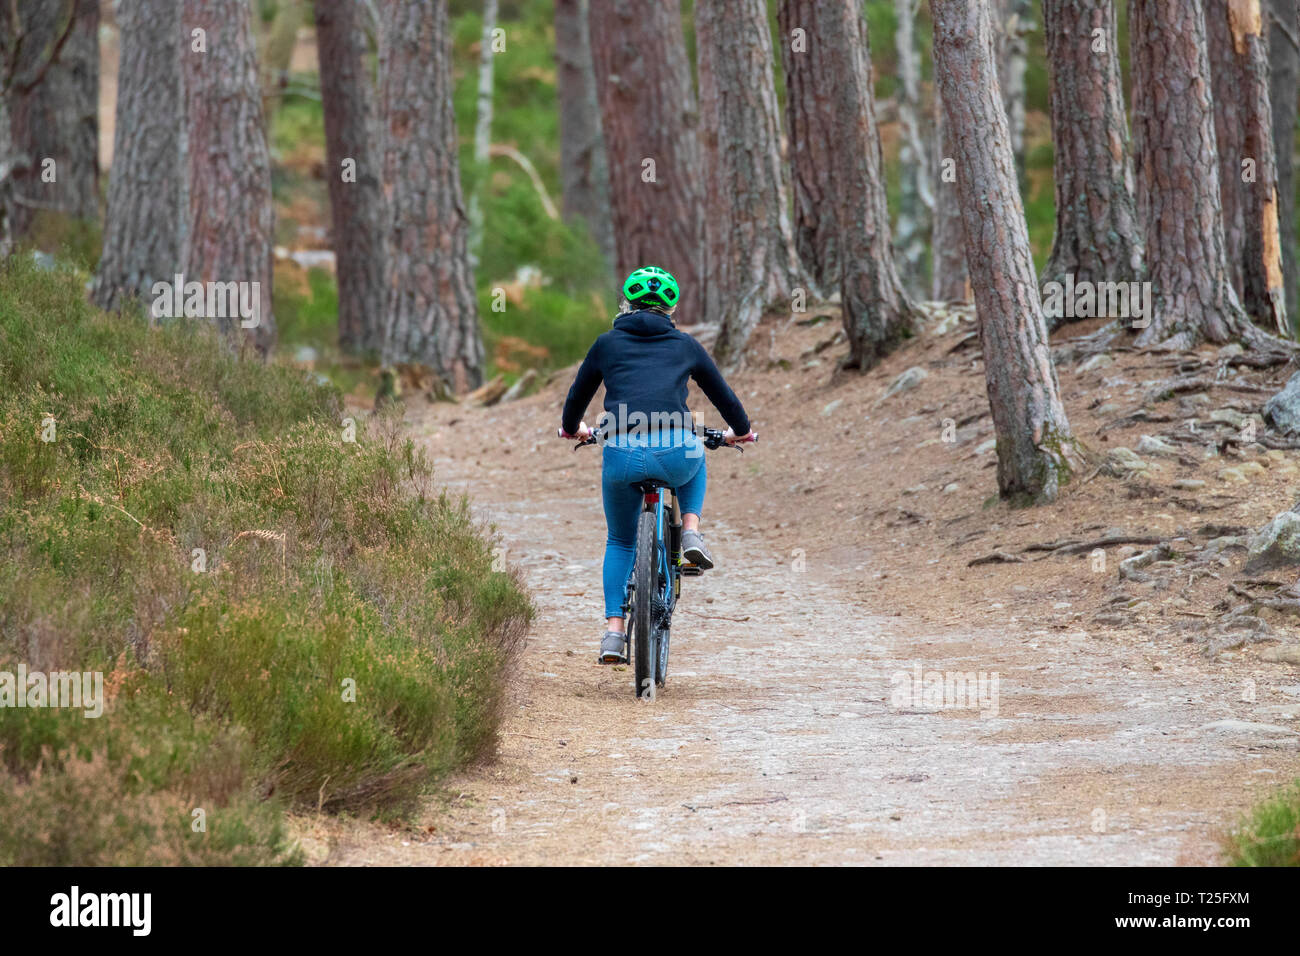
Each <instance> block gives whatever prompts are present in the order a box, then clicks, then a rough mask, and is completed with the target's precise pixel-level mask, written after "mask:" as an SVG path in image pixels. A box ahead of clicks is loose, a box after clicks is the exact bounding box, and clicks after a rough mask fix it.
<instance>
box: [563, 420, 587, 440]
mask: <svg viewBox="0 0 1300 956" xmlns="http://www.w3.org/2000/svg"><path fill="white" fill-rule="evenodd" d="M556 434H557V435H559V436H560V437H561V438H578V439H581V440H582V441H586V440H587V439H588V438H590V437H591V429H590V428H588V427H587V423H586V422H579V423H578V431H577V434H574V435H569V434H566V433H565V431H564V426H563V425H561V426H560V427H559V428H558V429H556Z"/></svg>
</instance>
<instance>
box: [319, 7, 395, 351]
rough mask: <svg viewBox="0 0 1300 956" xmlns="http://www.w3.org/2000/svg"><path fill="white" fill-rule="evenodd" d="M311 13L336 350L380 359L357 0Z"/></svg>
mask: <svg viewBox="0 0 1300 956" xmlns="http://www.w3.org/2000/svg"><path fill="white" fill-rule="evenodd" d="M315 7H316V10H315V15H316V45H317V49H318V51H319V57H320V84H321V99H322V100H323V104H324V109H325V159H326V167H327V168H326V179H327V180H328V182H329V194H330V217H331V218H330V223H331V240H330V241H331V244H332V245H333V247H334V263H335V272H336V274H337V277H338V290H339V345H340V346H341V347H342V348H343V349H344V350H345V351H348V352H377V351H378V350H379V349H380V347H381V346H382V344H383V343H382V341H381V340H382V335H381V331H382V327H381V324H380V321H379V317H380V316H381V315H382V314H383V302H384V284H383V283H384V233H383V228H382V223H383V202H384V198H383V193H382V192H381V191H380V188H379V159H380V157H379V150H378V149H376V148H375V146H374V143H373V141H372V139H371V135H370V127H369V122H370V117H371V115H372V111H373V109H374V90H373V88H372V86H371V81H370V77H369V75H368V74H367V71H366V67H365V52H366V41H365V32H364V31H363V30H362V25H361V18H360V16H359V8H358V6H357V4H356V0H316V3H315ZM346 160H352V161H353V163H355V168H354V169H353V170H352V171H354V172H355V179H354V178H353V177H352V176H351V175H349V176H348V177H347V180H345V178H344V162H345V161H346Z"/></svg>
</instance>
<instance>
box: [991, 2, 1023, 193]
mask: <svg viewBox="0 0 1300 956" xmlns="http://www.w3.org/2000/svg"><path fill="white" fill-rule="evenodd" d="M991 3H992V9H993V11H994V15H995V16H996V17H997V22H996V23H994V24H993V27H994V32H993V37H994V44H995V46H994V51H995V56H996V59H997V65H998V86H999V87H1000V88H1001V90H1002V109H1003V110H1004V111H1005V112H1006V115H1007V130H1008V132H1009V134H1010V137H1011V153H1012V155H1013V156H1015V158H1016V181H1017V182H1024V180H1025V92H1026V90H1025V73H1026V70H1027V68H1028V59H1029V43H1028V41H1027V40H1026V37H1025V35H1026V33H1028V32H1029V31H1030V30H1031V29H1032V28H1033V24H1032V23H1031V22H1030V20H1031V17H1032V10H1033V6H1032V3H1031V0H991Z"/></svg>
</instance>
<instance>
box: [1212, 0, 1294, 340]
mask: <svg viewBox="0 0 1300 956" xmlns="http://www.w3.org/2000/svg"><path fill="white" fill-rule="evenodd" d="M1205 21H1206V32H1207V35H1208V45H1209V57H1210V72H1211V76H1212V78H1213V93H1214V135H1215V139H1216V141H1217V143H1218V148H1219V198H1220V201H1221V202H1222V204H1223V238H1224V244H1225V247H1226V253H1227V258H1228V274H1229V275H1231V276H1232V284H1233V288H1235V289H1236V290H1237V295H1238V297H1239V298H1240V300H1241V305H1242V308H1244V309H1245V310H1246V313H1247V314H1248V315H1250V316H1252V317H1253V318H1254V319H1255V320H1256V321H1258V322H1261V323H1263V324H1264V325H1265V326H1267V327H1269V328H1271V329H1275V330H1277V331H1279V332H1285V331H1286V327H1287V325H1286V293H1285V289H1284V282H1283V277H1282V248H1281V238H1282V237H1281V234H1280V230H1279V228H1278V188H1277V187H1278V180H1277V163H1276V161H1275V159H1274V150H1273V108H1272V105H1271V103H1270V101H1269V90H1268V85H1269V81H1268V51H1267V49H1266V42H1265V39H1264V33H1263V28H1264V22H1263V16H1262V8H1261V6H1260V0H1205ZM1251 167H1253V168H1251Z"/></svg>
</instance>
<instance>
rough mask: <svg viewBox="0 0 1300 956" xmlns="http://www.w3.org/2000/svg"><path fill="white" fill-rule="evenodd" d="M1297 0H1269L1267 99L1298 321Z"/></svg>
mask: <svg viewBox="0 0 1300 956" xmlns="http://www.w3.org/2000/svg"><path fill="white" fill-rule="evenodd" d="M1298 14H1300V4H1297V3H1296V0H1270V10H1269V18H1268V22H1269V31H1268V67H1269V69H1268V73H1269V90H1268V98H1269V103H1270V104H1271V105H1272V107H1273V146H1274V154H1275V156H1276V158H1277V194H1278V221H1279V223H1280V225H1281V229H1280V232H1281V235H1282V276H1283V280H1284V282H1285V284H1286V314H1287V315H1288V316H1289V317H1290V319H1291V324H1292V325H1293V326H1296V325H1298V324H1300V274H1297V271H1296V228H1295V227H1296V221H1295V213H1296V209H1295V126H1296V110H1297V107H1298V106H1300V47H1298V46H1297V41H1300V37H1297V35H1296V20H1297V15H1298Z"/></svg>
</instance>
